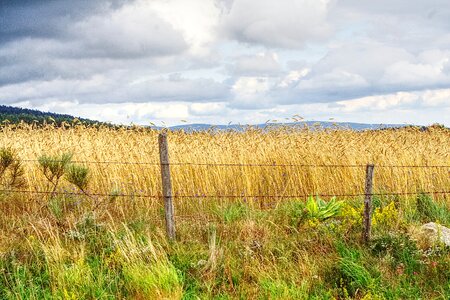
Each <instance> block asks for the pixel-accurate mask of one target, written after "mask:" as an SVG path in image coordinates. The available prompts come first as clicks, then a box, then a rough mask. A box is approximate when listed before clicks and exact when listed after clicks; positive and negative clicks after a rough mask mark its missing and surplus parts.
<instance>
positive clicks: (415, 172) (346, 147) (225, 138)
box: [0, 126, 450, 197]
mask: <svg viewBox="0 0 450 300" xmlns="http://www.w3.org/2000/svg"><path fill="white" fill-rule="evenodd" d="M158 133H159V132H158V131H156V130H144V129H142V128H141V129H139V128H134V129H119V130H116V129H109V128H100V129H98V128H87V127H82V126H79V127H71V128H66V129H63V128H53V127H51V126H49V127H46V128H41V129H31V128H28V127H22V128H11V127H4V128H3V129H2V131H1V134H0V144H1V145H2V146H5V147H12V148H13V149H15V150H16V151H17V153H18V156H19V158H20V159H22V160H23V164H24V167H25V169H26V177H27V182H28V186H29V187H33V189H35V190H46V189H47V188H48V186H47V182H46V180H45V178H44V177H43V175H42V172H41V171H40V170H39V168H38V166H39V165H38V163H37V161H35V160H36V159H37V158H38V157H39V156H41V155H44V154H46V155H59V154H61V153H67V152H69V153H72V154H73V160H74V161H80V163H81V164H84V165H86V166H88V167H89V170H90V177H91V181H90V185H89V191H90V192H92V193H110V192H111V191H120V192H122V193H127V194H145V195H160V194H161V187H160V186H161V183H160V173H159V172H160V169H159V166H158V164H159V153H158ZM168 140H169V155H170V162H171V163H172V164H173V165H172V166H171V171H172V181H173V186H174V193H175V195H185V196H186V195H188V196H193V197H195V196H199V195H201V196H214V195H236V196H240V195H242V196H243V197H246V196H247V197H250V196H252V195H272V196H293V195H316V194H327V195H340V194H356V193H362V192H363V187H364V172H365V167H364V165H365V164H367V163H373V164H375V179H374V192H378V193H392V192H404V193H413V192H419V191H448V190H450V180H449V174H450V173H449V172H450V169H449V168H448V165H450V131H449V130H448V129H445V128H441V127H430V128H429V129H428V130H427V131H420V130H419V129H417V128H404V129H399V130H378V131H362V132H356V131H353V130H342V129H340V130H331V129H329V130H310V129H293V128H276V129H272V130H268V131H264V130H260V129H249V130H246V131H244V132H217V131H204V132H194V133H186V132H182V131H176V132H169V133H168ZM96 162H97V163H96ZM122 163H124V164H122ZM135 163H143V164H135ZM184 163H192V165H190V164H187V165H184ZM195 164H200V165H195ZM202 164H232V165H231V166H230V165H202ZM239 164H242V166H240V165H239ZM249 164H250V165H249ZM334 165H337V166H334ZM359 165H360V166H359ZM409 166H411V167H409ZM413 166H435V167H430V168H422V167H413ZM446 166H447V167H446ZM60 189H69V187H65V186H64V184H62V185H61V187H60Z"/></svg>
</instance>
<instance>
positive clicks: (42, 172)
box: [0, 127, 450, 299]
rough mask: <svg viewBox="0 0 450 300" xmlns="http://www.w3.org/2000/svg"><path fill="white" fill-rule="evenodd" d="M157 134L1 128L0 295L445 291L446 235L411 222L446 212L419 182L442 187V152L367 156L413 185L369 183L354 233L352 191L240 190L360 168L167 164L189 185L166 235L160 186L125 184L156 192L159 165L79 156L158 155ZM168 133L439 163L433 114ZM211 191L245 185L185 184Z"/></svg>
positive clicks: (337, 186) (177, 147)
mask: <svg viewBox="0 0 450 300" xmlns="http://www.w3.org/2000/svg"><path fill="white" fill-rule="evenodd" d="M156 135H157V132H154V131H149V130H140V129H134V130H111V129H108V128H103V129H102V128H100V129H99V128H96V129H92V128H85V127H73V128H66V129H62V128H59V129H56V128H51V127H47V128H41V129H37V130H31V129H29V128H26V127H25V128H11V127H4V128H3V131H2V133H1V136H0V143H1V144H0V145H2V146H3V148H2V150H1V153H0V157H2V161H1V164H0V165H1V166H6V165H7V168H3V167H1V166H0V174H1V175H0V185H1V186H2V187H1V190H2V192H0V210H1V212H2V218H0V234H1V236H2V239H1V240H0V299H117V298H118V299H418V298H422V299H449V298H450V250H449V249H448V248H446V247H445V246H443V245H441V244H439V243H436V242H433V241H432V240H430V239H429V236H427V235H424V234H423V233H422V232H421V231H420V229H419V228H420V225H422V224H424V223H427V222H431V221H433V222H438V223H440V224H442V225H445V226H450V207H449V201H448V200H449V198H448V195H445V194H442V195H429V194H422V193H421V191H429V190H431V191H437V190H441V191H443V190H447V191H448V190H449V189H450V186H449V185H450V182H449V179H448V168H437V167H436V168H431V170H429V169H428V168H397V169H392V168H386V169H383V168H381V167H379V168H377V167H375V175H376V176H375V187H374V188H375V192H381V193H383V192H386V193H388V192H391V191H395V192H398V191H403V192H417V195H410V196H388V195H386V196H377V197H375V198H374V206H375V208H374V213H373V237H372V240H371V242H370V243H369V244H368V245H365V244H363V243H362V242H361V232H362V220H361V214H362V198H360V197H337V198H331V197H324V198H323V199H318V198H316V197H310V198H309V199H308V200H306V199H300V198H295V197H290V198H283V199H273V198H266V199H264V198H263V199H252V198H251V197H246V195H255V194H258V195H272V194H275V195H295V194H304V193H305V194H312V195H316V194H319V193H326V194H344V193H358V192H361V191H362V186H363V183H364V180H363V176H364V168H333V169H330V168H292V167H280V168H278V167H267V166H266V167H220V166H208V167H206V166H192V165H187V166H177V165H175V166H173V167H172V171H173V174H172V176H173V180H174V188H175V192H176V193H180V194H187V195H193V197H191V198H177V199H176V202H175V211H176V214H177V217H176V223H177V230H178V232H177V240H176V241H173V242H169V241H168V240H167V238H166V236H165V233H164V218H163V204H162V203H161V200H160V199H157V198H155V199H153V198H145V197H139V196H137V195H139V194H143V193H145V194H150V195H153V194H157V195H159V194H160V183H159V180H160V177H159V176H160V175H159V168H158V167H156V168H155V167H154V166H152V165H119V164H100V165H99V164H87V163H81V162H80V161H85V160H89V161H92V160H96V161H140V162H150V163H157V162H158V160H157V159H158V152H157V144H156ZM169 141H170V145H169V146H170V155H171V160H172V161H173V162H203V163H205V162H206V163H208V162H221V163H252V164H274V163H275V164H352V165H356V164H365V163H367V162H373V163H375V164H376V165H402V166H408V165H417V164H420V165H440V166H444V165H449V164H450V147H449V145H450V134H449V132H448V130H446V129H443V128H429V129H428V130H427V131H419V130H415V129H413V128H410V129H403V130H388V131H375V132H370V131H368V132H353V131H333V130H329V131H310V130H292V129H277V130H273V131H269V132H262V131H260V130H250V131H247V132H244V133H232V132H223V133H217V132H198V133H191V134H187V133H183V132H177V133H169ZM27 159H31V160H32V161H24V160H27ZM74 161H75V162H74ZM76 161H78V162H76ZM12 178H15V180H12ZM14 190H28V191H45V192H46V193H45V194H33V193H18V192H14ZM64 192H71V193H73V194H65V195H64V194H63V193H64ZM96 192H97V193H107V194H109V196H97V195H96V194H95V193H96ZM121 193H127V194H133V193H134V194H136V195H135V196H126V197H123V196H120V195H121ZM222 193H224V194H236V193H237V194H239V195H242V197H239V198H233V199H226V198H217V197H216V198H214V197H212V198H201V197H195V195H199V196H200V195H203V194H207V195H217V194H222Z"/></svg>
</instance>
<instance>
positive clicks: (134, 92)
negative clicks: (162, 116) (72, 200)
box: [0, 74, 229, 104]
mask: <svg viewBox="0 0 450 300" xmlns="http://www.w3.org/2000/svg"><path fill="white" fill-rule="evenodd" d="M121 79H122V76H121V75H120V74H118V75H116V78H114V75H110V76H105V75H97V76H93V77H91V78H89V79H85V80H79V79H76V80H75V79H69V80H64V79H54V80H51V81H31V82H24V83H21V84H14V85H7V86H3V87H0V95H1V96H2V99H4V100H3V101H4V102H6V103H15V102H21V101H28V102H29V103H34V104H39V103H40V102H42V101H44V100H47V101H48V100H60V101H63V100H66V101H76V102H77V103H125V102H130V101H131V102H136V103H140V102H165V101H186V102H205V101H210V102H211V101H222V100H223V99H225V98H226V97H227V95H228V93H229V88H228V86H227V85H226V84H224V83H221V82H217V81H214V80H212V79H205V78H191V79H188V78H183V77H182V76H181V75H180V74H171V75H169V76H167V77H163V76H161V77H157V78H150V79H140V80H138V81H127V82H121V81H120V80H121ZM105 95H107V97H105Z"/></svg>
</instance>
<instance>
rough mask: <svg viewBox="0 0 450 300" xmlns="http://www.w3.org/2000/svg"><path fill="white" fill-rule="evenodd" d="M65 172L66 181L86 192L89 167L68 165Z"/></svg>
mask: <svg viewBox="0 0 450 300" xmlns="http://www.w3.org/2000/svg"><path fill="white" fill-rule="evenodd" d="M66 172H67V173H66V178H67V181H68V182H70V183H72V184H73V185H75V186H76V187H77V188H79V189H80V190H81V191H83V192H86V189H87V187H88V183H89V169H88V168H87V167H84V166H78V165H70V166H69V167H68V168H67V171H66Z"/></svg>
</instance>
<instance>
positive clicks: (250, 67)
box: [228, 52, 282, 76]
mask: <svg viewBox="0 0 450 300" xmlns="http://www.w3.org/2000/svg"><path fill="white" fill-rule="evenodd" d="M228 70H229V72H230V73H231V74H232V75H234V76H276V75H280V73H281V72H282V66H281V64H280V62H279V60H278V55H277V54H276V53H275V52H261V53H257V54H256V55H243V56H240V57H237V58H236V60H235V62H234V63H233V64H232V65H230V66H229V67H228Z"/></svg>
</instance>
